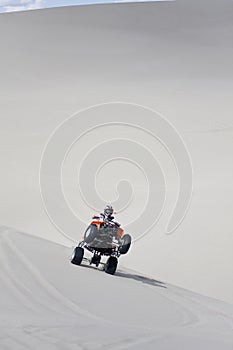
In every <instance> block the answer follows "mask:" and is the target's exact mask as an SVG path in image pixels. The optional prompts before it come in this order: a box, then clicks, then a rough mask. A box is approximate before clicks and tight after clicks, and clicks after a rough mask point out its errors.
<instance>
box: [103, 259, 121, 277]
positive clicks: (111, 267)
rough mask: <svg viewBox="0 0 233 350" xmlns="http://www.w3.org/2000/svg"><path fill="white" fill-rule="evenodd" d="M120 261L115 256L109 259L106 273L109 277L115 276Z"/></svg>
mask: <svg viewBox="0 0 233 350" xmlns="http://www.w3.org/2000/svg"><path fill="white" fill-rule="evenodd" d="M117 264H118V260H117V258H116V257H115V256H110V257H109V258H108V261H107V263H106V265H105V272H106V273H108V274H109V275H114V273H115V272H116V268H117Z"/></svg>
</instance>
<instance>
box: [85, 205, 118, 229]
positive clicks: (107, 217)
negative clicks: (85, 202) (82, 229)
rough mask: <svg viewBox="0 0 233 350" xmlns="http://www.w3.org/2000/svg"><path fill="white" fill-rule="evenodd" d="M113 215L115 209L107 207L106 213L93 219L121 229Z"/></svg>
mask: <svg viewBox="0 0 233 350" xmlns="http://www.w3.org/2000/svg"><path fill="white" fill-rule="evenodd" d="M113 213H114V210H113V207H112V206H111V205H106V207H105V208H104V212H103V213H100V214H99V215H94V216H93V217H92V219H96V220H103V221H107V222H108V223H110V224H113V225H116V226H118V227H120V224H119V223H118V222H116V221H115V220H114V216H113V215H112V214H113Z"/></svg>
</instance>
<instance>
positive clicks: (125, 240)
mask: <svg viewBox="0 0 233 350" xmlns="http://www.w3.org/2000/svg"><path fill="white" fill-rule="evenodd" d="M131 240H132V239H131V236H130V235H128V234H126V235H124V236H123V237H122V239H121V246H120V247H119V252H120V253H121V254H126V253H128V250H129V248H130V246H131Z"/></svg>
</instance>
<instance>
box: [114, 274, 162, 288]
mask: <svg viewBox="0 0 233 350" xmlns="http://www.w3.org/2000/svg"><path fill="white" fill-rule="evenodd" d="M115 276H117V277H123V278H128V279H131V280H135V281H138V282H142V283H145V284H149V285H150V286H154V287H161V288H167V287H166V284H165V283H163V282H160V281H157V280H155V279H153V278H149V277H145V276H141V275H136V274H133V273H128V272H122V271H117V272H116V273H115Z"/></svg>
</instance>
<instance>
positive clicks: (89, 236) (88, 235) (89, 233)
mask: <svg viewBox="0 0 233 350" xmlns="http://www.w3.org/2000/svg"><path fill="white" fill-rule="evenodd" d="M97 234H98V228H97V226H96V225H94V224H92V225H89V226H88V228H87V229H86V231H85V233H84V241H85V242H86V243H87V244H89V243H91V242H93V241H94V239H95V238H96V236H97Z"/></svg>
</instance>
